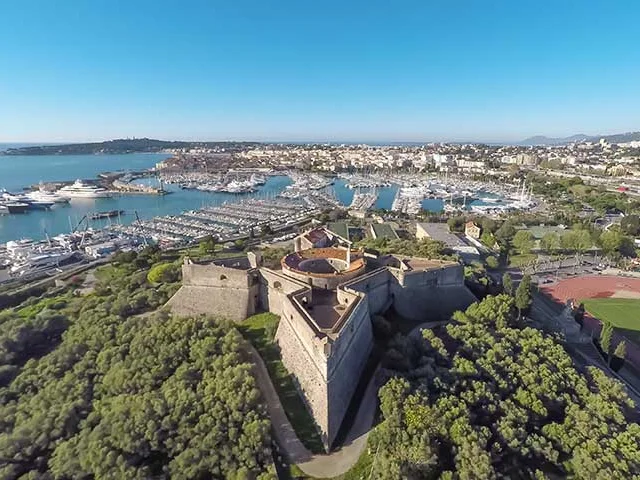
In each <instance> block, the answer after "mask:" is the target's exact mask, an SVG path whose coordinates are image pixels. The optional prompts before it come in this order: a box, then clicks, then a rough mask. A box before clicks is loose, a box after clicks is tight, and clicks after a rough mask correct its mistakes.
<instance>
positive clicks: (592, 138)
mask: <svg viewBox="0 0 640 480" xmlns="http://www.w3.org/2000/svg"><path fill="white" fill-rule="evenodd" d="M601 138H604V139H605V140H606V141H607V142H609V143H627V142H634V141H640V132H627V133H617V134H615V135H585V134H583V133H580V134H577V135H572V136H570V137H562V138H554V137H545V136H541V135H538V136H536V137H530V138H527V139H525V140H522V141H521V142H518V145H523V146H533V145H566V144H569V143H575V142H598V141H599V140H600V139H601Z"/></svg>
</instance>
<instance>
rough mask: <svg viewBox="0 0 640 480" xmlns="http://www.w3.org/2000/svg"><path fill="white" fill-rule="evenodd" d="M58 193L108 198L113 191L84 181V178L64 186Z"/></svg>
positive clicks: (71, 195) (71, 196) (78, 196)
mask: <svg viewBox="0 0 640 480" xmlns="http://www.w3.org/2000/svg"><path fill="white" fill-rule="evenodd" d="M57 193H58V195H62V196H65V197H69V198H106V197H110V196H111V192H109V191H108V190H107V189H105V188H102V187H98V186H96V185H88V184H86V183H82V180H76V181H75V182H74V184H73V185H67V186H66V187H62V188H61V189H60V190H58V192H57Z"/></svg>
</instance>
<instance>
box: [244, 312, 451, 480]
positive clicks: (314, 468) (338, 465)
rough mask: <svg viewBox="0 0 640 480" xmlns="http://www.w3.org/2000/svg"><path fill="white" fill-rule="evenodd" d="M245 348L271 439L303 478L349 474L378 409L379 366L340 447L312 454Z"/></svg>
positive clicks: (255, 357)
mask: <svg viewBox="0 0 640 480" xmlns="http://www.w3.org/2000/svg"><path fill="white" fill-rule="evenodd" d="M443 323H447V322H427V323H422V324H420V325H418V326H417V327H415V328H414V329H412V330H411V332H409V335H414V334H416V332H418V331H419V330H422V329H425V328H433V327H435V326H437V325H442V324H443ZM246 348H247V351H248V353H249V356H250V358H251V361H252V363H253V372H254V374H255V377H256V382H257V384H258V387H259V388H260V391H261V392H262V394H263V396H264V399H265V401H266V403H267V410H268V412H269V416H270V417H271V423H272V425H273V431H274V435H275V437H276V440H277V441H278V444H279V445H280V448H282V450H283V451H284V453H285V455H286V456H287V459H288V460H289V462H290V463H292V464H296V465H297V466H298V467H299V468H300V470H302V471H303V472H304V473H305V474H307V475H310V476H312V477H316V478H329V477H337V476H338V475H342V474H344V473H346V472H348V471H349V470H350V469H351V467H353V466H354V465H355V464H356V462H357V461H358V459H359V458H360V455H361V454H362V452H363V451H364V449H365V447H366V446H367V439H368V437H369V432H370V431H371V426H372V424H373V420H374V417H375V413H376V409H377V407H378V386H379V385H378V378H379V376H378V372H379V369H380V367H379V366H378V368H377V369H376V371H375V372H374V374H373V375H372V377H371V380H370V381H369V385H367V389H366V390H365V392H364V395H363V397H362V401H361V403H360V408H359V409H358V413H357V414H356V418H355V419H354V421H353V424H352V426H351V429H350V430H349V432H348V433H347V435H346V438H345V441H344V443H343V445H342V446H341V447H340V448H339V449H337V450H335V451H333V452H331V453H329V454H314V453H311V452H310V451H309V450H307V448H306V447H305V446H304V445H303V444H302V442H301V441H300V439H299V438H298V437H297V435H296V432H295V431H294V429H293V427H292V426H291V423H290V422H289V419H288V418H287V415H286V413H285V411H284V408H283V407H282V404H281V403H280V397H278V393H277V392H276V389H275V387H274V386H273V383H272V382H271V377H270V376H269V372H268V370H267V367H266V365H265V364H264V361H263V360H262V357H260V354H259V353H258V351H257V350H256V349H255V348H254V347H253V346H252V345H250V344H249V343H248V342H246Z"/></svg>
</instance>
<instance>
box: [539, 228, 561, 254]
mask: <svg viewBox="0 0 640 480" xmlns="http://www.w3.org/2000/svg"><path fill="white" fill-rule="evenodd" d="M540 247H541V248H542V249H543V250H544V251H545V252H547V253H551V252H553V251H556V250H558V249H559V248H560V237H559V236H558V234H557V233H555V232H549V233H546V234H545V235H544V236H543V237H542V239H541V240H540Z"/></svg>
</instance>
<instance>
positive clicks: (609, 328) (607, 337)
mask: <svg viewBox="0 0 640 480" xmlns="http://www.w3.org/2000/svg"><path fill="white" fill-rule="evenodd" d="M612 338H613V325H611V323H610V322H603V323H602V330H601V331H600V348H601V349H602V351H603V352H604V353H605V355H606V356H607V359H609V357H610V356H611V339H612Z"/></svg>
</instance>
